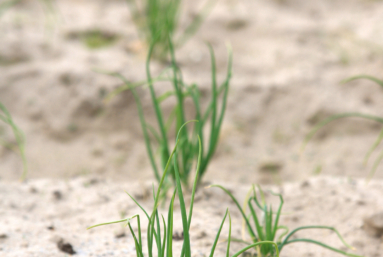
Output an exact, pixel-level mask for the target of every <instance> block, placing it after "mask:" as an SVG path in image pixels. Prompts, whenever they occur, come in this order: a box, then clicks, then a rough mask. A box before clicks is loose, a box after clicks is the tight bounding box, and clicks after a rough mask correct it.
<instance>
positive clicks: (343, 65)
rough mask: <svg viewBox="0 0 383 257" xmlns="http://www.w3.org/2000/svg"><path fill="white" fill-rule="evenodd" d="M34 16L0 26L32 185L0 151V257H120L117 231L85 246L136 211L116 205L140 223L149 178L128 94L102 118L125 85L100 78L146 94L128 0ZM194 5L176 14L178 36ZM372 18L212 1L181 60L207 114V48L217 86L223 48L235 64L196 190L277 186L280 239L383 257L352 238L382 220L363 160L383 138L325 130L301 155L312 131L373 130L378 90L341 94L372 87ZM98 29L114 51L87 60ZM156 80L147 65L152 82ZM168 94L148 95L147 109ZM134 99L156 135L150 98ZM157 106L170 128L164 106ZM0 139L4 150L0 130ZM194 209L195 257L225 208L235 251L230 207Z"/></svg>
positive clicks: (281, 1) (4, 80) (358, 7)
mask: <svg viewBox="0 0 383 257" xmlns="http://www.w3.org/2000/svg"><path fill="white" fill-rule="evenodd" d="M41 2H43V1H31V0H30V1H26V0H25V1H21V3H19V4H18V5H16V6H14V7H12V8H11V9H10V10H7V11H6V12H5V13H4V14H3V15H2V16H1V18H0V40H1V43H0V101H1V102H2V103H4V104H5V106H7V108H8V109H9V111H10V112H11V113H12V115H13V117H14V120H15V122H16V123H17V124H18V125H19V127H20V128H21V129H22V130H23V131H24V133H25V136H26V139H27V142H26V155H27V159H28V170H29V175H28V177H29V179H28V181H27V182H25V183H20V182H18V181H17V180H18V179H19V177H20V174H21V169H22V164H21V161H20V158H19V156H18V155H16V154H15V153H14V152H13V151H11V150H9V148H0V177H1V179H0V183H1V187H0V192H1V195H0V199H1V200H0V201H1V207H0V208H1V215H0V217H1V220H2V224H4V225H2V228H1V231H0V232H1V238H0V249H1V251H0V256H1V255H4V256H60V254H61V255H63V253H60V252H59V251H58V250H57V246H56V241H57V240H58V239H57V238H58V237H62V238H64V239H65V240H67V241H68V242H70V243H71V244H72V245H73V247H74V250H75V251H76V252H77V254H78V255H83V256H91V255H94V256H112V255H116V256H119V255H124V253H127V254H126V255H127V256H130V255H131V254H133V244H132V238H131V236H130V235H129V233H127V235H126V236H125V237H121V238H116V237H115V235H114V233H115V232H120V229H121V228H120V227H118V225H115V226H110V227H105V228H97V229H94V230H91V231H85V228H86V227H87V226H88V225H92V224H94V223H97V222H102V221H109V220H113V219H118V218H120V215H121V213H126V215H128V216H129V215H131V214H133V213H136V212H137V211H138V209H137V208H136V207H135V206H134V204H133V203H132V202H130V201H129V199H128V197H127V196H126V195H125V194H124V193H123V190H127V191H129V192H133V193H136V194H137V195H138V196H141V197H142V200H143V201H144V202H145V204H147V206H148V208H150V207H151V206H150V201H149V200H148V196H147V193H143V192H146V191H148V190H149V188H150V183H149V182H148V181H152V179H153V174H152V171H151V168H150V164H149V162H148V158H147V156H146V152H145V146H144V143H143V136H142V132H141V129H140V124H139V119H138V116H137V110H136V106H135V103H134V99H133V97H132V95H131V94H130V93H129V92H128V91H126V92H124V93H123V94H121V95H118V96H116V97H114V98H113V99H112V100H111V101H110V102H108V103H105V102H104V101H103V100H104V97H105V95H106V94H108V93H109V92H111V91H112V90H113V89H116V88H117V87H119V86H121V85H122V83H121V81H119V80H118V79H116V78H112V77H110V76H107V75H104V74H100V73H97V72H95V70H106V71H119V72H121V73H122V74H123V75H124V76H126V78H127V79H128V80H130V81H134V82H136V81H142V80H145V55H146V46H145V44H144V43H143V42H142V41H141V40H140V38H139V36H138V33H137V30H136V28H135V26H134V24H133V23H132V21H131V17H130V12H129V9H128V8H127V6H126V1H122V0H113V1H106V0H82V1H77V0H76V1H75V0H65V1H63V0H57V1H54V5H53V11H50V10H47V9H46V8H45V7H44V5H42V4H41ZM196 3H197V4H196ZM201 4H202V2H201V1H189V2H188V3H187V4H186V5H185V6H184V8H183V14H182V17H181V25H180V30H182V28H183V27H185V26H186V25H187V24H188V22H189V21H190V20H191V19H192V17H194V16H195V14H196V12H198V10H199V9H200V6H201ZM382 12H383V2H382V1H372V0H371V1H368V0H347V1H346V0H322V1H304V0H274V1H271V0H269V1H266V0H241V1H234V0H220V1H218V2H217V4H216V6H215V7H214V9H213V10H212V12H211V13H210V15H209V16H208V17H207V19H206V21H205V23H204V24H203V25H202V27H201V29H200V30H199V31H198V32H197V34H196V35H195V36H194V37H192V38H191V39H190V40H189V41H188V42H187V43H186V44H185V45H184V46H183V47H181V48H180V49H178V50H177V53H176V54H177V60H178V64H179V66H180V68H181V69H182V71H183V76H184V79H185V81H186V82H187V83H197V84H198V85H199V86H200V88H201V90H202V92H203V95H204V98H203V102H202V105H203V106H204V104H205V105H206V101H207V100H208V97H209V96H210V92H211V91H210V88H211V75H210V59H209V52H208V47H207V46H206V42H209V43H210V44H211V45H212V46H213V48H214V50H215V52H216V58H217V70H218V79H219V81H222V79H223V78H224V76H225V72H226V65H227V49H226V43H229V44H230V45H231V47H232V49H233V54H234V64H233V78H232V80H231V85H230V94H229V98H228V106H227V112H226V117H225V120H224V123H223V128H222V134H221V137H220V141H219V145H218V148H217V152H216V154H215V156H214V159H213V160H212V162H211V164H210V166H209V169H208V172H207V175H206V176H205V178H204V179H205V181H208V182H211V183H216V182H222V183H223V184H225V185H228V186H229V187H231V188H233V191H234V192H235V193H236V194H237V195H238V196H239V197H244V195H245V194H246V191H247V188H249V186H250V184H251V183H261V184H273V185H278V187H273V189H274V190H275V191H277V192H278V191H279V192H283V195H284V197H285V201H286V204H285V205H286V208H285V212H286V215H284V217H283V220H282V223H283V224H287V225H289V226H291V228H293V227H296V226H301V225H307V224H322V225H323V224H326V225H330V226H336V227H337V228H339V230H340V232H341V233H342V234H343V235H345V239H346V240H347V241H348V242H350V243H351V244H352V245H353V246H355V247H356V248H357V251H356V252H357V253H360V254H365V255H366V256H371V257H375V256H383V254H382V253H383V249H382V240H381V239H379V238H378V237H372V236H370V235H369V234H368V233H367V232H366V231H365V230H364V229H362V224H363V219H364V218H365V217H369V216H371V215H373V214H378V213H381V212H382V211H383V204H382V200H381V195H382V193H383V192H382V190H383V189H382V188H383V183H382V181H381V179H382V178H383V171H382V169H383V165H382V166H380V167H379V168H378V170H377V172H376V174H375V176H374V179H373V181H372V182H371V183H370V184H368V185H365V184H364V178H366V176H367V174H368V173H369V172H370V171H371V168H372V166H373V163H374V161H375V160H376V159H378V158H379V154H380V151H382V148H381V147H380V148H378V149H377V150H376V151H375V152H374V153H373V154H372V155H371V158H370V161H369V162H368V163H367V165H364V164H363V161H364V156H365V155H366V153H367V152H368V150H369V148H370V147H371V145H372V144H373V143H374V141H375V140H376V138H377V136H378V134H379V131H380V129H381V126H380V124H378V123H374V122H370V121H366V120H363V119H352V118H350V119H344V120H342V121H338V122H334V123H333V124H331V125H329V126H327V127H326V128H324V129H322V130H321V131H320V132H319V133H318V135H317V136H316V137H315V138H314V139H313V140H312V141H311V142H310V143H309V144H308V146H307V147H306V149H305V151H304V152H301V151H300V148H301V145H302V143H303V141H304V136H305V135H306V134H307V133H308V132H309V131H310V129H312V128H313V126H314V125H315V124H316V123H317V122H319V121H320V120H322V119H323V118H326V117H328V116H329V115H332V114H338V113H342V112H354V111H358V112H362V113H366V114H370V115H377V116H382V112H381V111H379V110H383V101H381V99H382V96H383V92H382V89H381V88H380V87H379V86H377V85H376V84H374V83H372V82H369V81H364V80H359V81H355V82H351V83H347V84H341V83H340V81H341V80H343V79H345V78H348V77H350V76H353V75H357V74H370V75H374V76H377V77H380V76H381V74H382V67H383V58H382V57H383V47H382V46H383V27H382V26H381V24H382V23H383V16H382V15H381V14H382ZM94 30H96V31H98V32H101V34H102V35H104V36H106V37H107V38H113V37H116V41H115V42H114V43H113V44H111V45H109V46H107V47H103V48H99V49H90V48H89V47H87V46H86V44H84V39H83V38H84V35H85V34H87V32H89V31H94ZM165 67H166V65H164V64H163V63H160V62H156V61H154V62H153V63H152V65H151V69H152V72H153V74H158V73H159V72H160V71H161V70H162V69H164V68H165ZM169 88H170V85H166V84H159V85H158V86H156V90H157V93H158V94H159V93H161V92H164V91H166V90H168V89H169ZM139 93H140V96H141V97H142V101H143V104H144V110H145V113H146V115H147V116H146V117H147V119H148V121H149V122H151V123H153V124H155V119H154V117H155V116H154V114H153V110H152V108H151V105H150V95H149V92H148V91H147V90H146V89H145V88H143V89H141V90H139ZM189 104H190V103H187V110H188V111H189V110H190V106H189ZM163 107H164V109H165V112H166V113H167V114H169V113H170V112H171V109H172V101H166V102H164V104H163ZM190 113H192V111H190ZM0 136H1V140H2V141H4V142H13V141H14V138H13V134H12V132H11V131H10V130H9V129H8V128H7V127H5V126H3V125H2V124H1V125H0ZM318 174H319V175H318ZM313 176H316V177H314V178H312V177H313ZM322 176H324V177H322ZM330 176H331V177H330ZM332 176H336V177H332ZM93 177H94V178H96V179H93ZM63 178H65V180H63ZM144 181H146V182H144ZM303 181H308V183H303ZM140 185H143V187H142V186H140ZM143 188H144V189H143ZM55 192H56V193H55ZM57 192H59V193H57ZM199 197H200V198H199V201H198V202H197V203H196V207H195V208H196V209H195V220H194V222H195V223H194V225H193V227H192V239H193V244H195V246H196V249H197V250H196V251H195V254H196V255H198V254H199V252H202V253H207V251H208V250H207V249H208V248H209V246H210V244H211V242H212V240H213V235H214V233H215V231H216V228H217V226H218V224H219V222H220V219H221V217H222V216H223V214H224V212H225V209H226V207H229V208H230V210H231V211H232V213H233V229H234V233H235V235H237V236H240V217H239V215H238V213H236V211H235V206H233V205H232V204H231V202H230V201H229V200H228V199H227V197H226V196H224V195H223V194H220V193H219V192H217V190H215V189H209V190H207V191H206V189H201V190H200V192H199ZM223 203H224V204H223ZM226 232H227V231H224V235H223V237H225V234H226ZM302 233H303V232H302ZM307 233H308V234H305V233H303V234H302V235H303V236H306V235H307V236H310V237H311V236H313V237H316V238H320V239H321V240H324V241H326V240H327V242H329V243H331V244H332V245H334V246H339V247H340V243H339V241H338V240H336V239H335V237H333V235H332V234H331V233H327V232H323V231H320V232H318V233H313V234H309V232H307ZM330 234H331V236H330ZM233 247H234V248H235V247H238V246H235V245H233ZM220 251H222V249H220ZM284 256H333V255H331V253H329V252H328V251H326V250H322V249H321V248H318V247H316V246H311V245H305V244H297V245H295V246H294V245H292V246H288V247H286V249H284ZM334 256H335V254H334Z"/></svg>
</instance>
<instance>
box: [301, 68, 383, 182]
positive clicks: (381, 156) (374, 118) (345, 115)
mask: <svg viewBox="0 0 383 257" xmlns="http://www.w3.org/2000/svg"><path fill="white" fill-rule="evenodd" d="M357 79H367V80H370V81H373V82H375V83H376V84H378V85H379V86H380V87H382V89H383V80H380V79H377V78H375V77H373V76H369V75H358V76H354V77H350V78H348V79H345V80H344V81H342V82H343V83H347V82H350V81H353V80H357ZM349 117H357V118H363V119H367V120H371V121H376V122H378V123H381V124H383V117H379V116H374V115H369V114H363V113H359V112H349V113H341V114H336V115H332V116H330V117H328V118H327V119H325V120H323V121H321V122H319V123H318V124H317V125H315V126H314V128H313V129H312V130H311V131H310V132H309V133H308V134H307V135H306V137H305V140H304V143H303V145H302V150H304V148H305V147H306V145H307V143H308V142H309V141H310V140H311V139H312V138H313V136H314V135H315V134H316V133H317V132H318V130H319V129H321V128H322V127H324V126H325V125H327V124H328V123H330V122H332V121H335V120H339V119H343V118H349ZM382 140H383V128H382V130H381V131H380V133H379V135H378V138H377V139H376V140H375V142H374V143H373V145H372V146H371V148H370V149H369V151H368V152H367V153H366V155H365V158H364V164H365V165H366V164H367V162H368V160H369V158H370V156H371V154H372V153H373V152H374V151H375V150H376V148H377V147H378V146H379V145H380V143H381V142H382ZM382 159H383V151H382V152H381V153H380V154H379V156H378V157H377V158H376V159H375V162H374V164H373V166H372V169H371V171H370V173H369V174H368V177H367V180H370V179H371V178H372V177H373V176H374V174H375V172H376V169H377V168H378V166H379V164H380V163H381V161H382Z"/></svg>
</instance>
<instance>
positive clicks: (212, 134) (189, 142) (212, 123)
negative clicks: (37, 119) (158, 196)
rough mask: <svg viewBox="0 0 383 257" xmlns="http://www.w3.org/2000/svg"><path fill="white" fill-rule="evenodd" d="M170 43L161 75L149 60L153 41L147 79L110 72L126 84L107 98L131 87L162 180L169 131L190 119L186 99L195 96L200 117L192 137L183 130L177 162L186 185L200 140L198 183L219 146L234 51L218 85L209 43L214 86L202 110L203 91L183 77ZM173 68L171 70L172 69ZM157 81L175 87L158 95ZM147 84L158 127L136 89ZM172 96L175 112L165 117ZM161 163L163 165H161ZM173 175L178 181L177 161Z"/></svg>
mask: <svg viewBox="0 0 383 257" xmlns="http://www.w3.org/2000/svg"><path fill="white" fill-rule="evenodd" d="M168 43H169V47H170V53H171V60H172V62H171V66H170V68H168V69H166V70H165V71H164V72H163V73H161V74H160V75H159V76H158V77H156V78H153V77H152V75H151V72H150V68H149V64H150V60H151V56H152V52H153V48H154V45H155V44H152V46H151V48H150V50H149V54H148V58H147V62H146V72H147V80H146V81H145V82H138V83H132V82H130V81H128V79H126V78H125V77H124V76H122V75H121V74H120V73H109V74H110V75H113V76H115V77H118V78H120V79H121V80H122V81H123V82H124V84H125V85H124V86H122V87H120V88H118V89H116V90H115V91H113V92H111V93H110V94H109V95H108V96H107V98H106V99H109V98H111V97H113V96H115V95H117V94H119V93H120V92H122V91H124V90H130V91H131V92H132V94H133V96H134V99H135V102H136V105H137V109H138V115H139V119H140V123H141V128H142V131H143V134H144V138H145V145H146V150H147V154H148V157H149V160H150V163H151V166H152V169H153V171H154V175H155V177H156V179H157V181H158V182H160V179H161V176H162V175H161V174H160V170H165V167H166V165H167V160H168V159H169V157H170V154H171V152H170V150H169V149H170V143H171V138H175V135H174V136H173V137H170V138H169V131H171V129H174V130H175V131H179V130H180V127H181V126H182V124H184V123H185V122H186V119H187V118H186V111H185V100H186V99H187V98H191V99H192V101H193V104H194V106H193V107H194V112H195V117H194V119H195V120H196V121H198V122H197V123H196V124H195V126H194V128H193V129H192V130H191V137H190V138H189V136H188V134H189V132H188V129H189V128H187V127H185V128H184V129H183V130H181V131H180V134H179V140H180V149H179V154H178V158H177V161H176V162H177V165H178V167H179V168H178V169H179V174H180V179H181V181H182V183H183V184H184V185H188V180H189V177H190V173H191V171H192V166H193V164H194V160H195V158H196V157H197V156H198V140H197V138H198V137H199V138H201V141H202V148H201V156H202V157H201V167H200V176H199V177H198V178H197V184H198V183H199V182H200V180H201V178H202V177H203V175H204V174H205V172H206V169H207V167H208V164H209V162H210V160H211V158H212V157H213V154H214V152H215V150H216V147H217V143H218V138H219V134H220V130H221V126H222V122H223V118H224V115H225V110H226V102H227V96H228V91H229V81H230V78H231V68H232V55H231V51H229V61H228V68H227V75H226V79H225V80H224V82H223V83H222V84H221V85H218V83H217V78H216V64H215V57H214V51H213V49H212V47H211V46H209V50H210V55H211V71H212V72H211V73H212V86H211V97H210V102H209V103H208V105H207V108H206V109H205V110H202V107H201V93H200V90H199V88H198V86H197V85H196V84H192V85H188V84H186V83H185V82H184V81H183V78H182V73H181V70H180V69H179V67H178V66H177V63H176V59H175V54H174V48H173V44H172V43H171V40H170V39H169V42H168ZM169 72H170V73H169ZM156 81H169V82H170V83H171V84H172V88H173V89H172V90H170V91H168V92H166V93H164V94H162V95H159V96H158V95H156V92H155V89H154V82H156ZM143 85H147V87H148V88H149V91H150V96H151V101H152V106H153V109H154V111H155V115H156V122H157V128H155V127H154V126H151V125H150V124H149V123H148V122H147V121H146V119H145V116H144V112H143V107H142V104H141V100H140V97H139V96H138V94H137V92H136V87H138V86H143ZM170 97H175V98H176V103H175V105H174V107H173V110H172V112H171V114H170V115H169V116H168V117H165V113H164V111H163V109H162V108H161V104H162V103H163V102H164V101H166V100H167V99H169V98H170ZM206 127H208V128H209V129H208V130H209V135H204V133H203V132H204V131H205V128H206ZM155 145H157V146H158V148H157V151H155V150H154V146H155ZM155 152H156V153H158V155H159V159H160V164H158V163H157V160H156V158H155ZM159 165H160V167H161V168H159V167H158V166H159ZM169 169H170V172H169V174H170V176H171V177H172V180H173V182H174V184H175V182H176V180H175V173H174V168H173V164H170V167H169Z"/></svg>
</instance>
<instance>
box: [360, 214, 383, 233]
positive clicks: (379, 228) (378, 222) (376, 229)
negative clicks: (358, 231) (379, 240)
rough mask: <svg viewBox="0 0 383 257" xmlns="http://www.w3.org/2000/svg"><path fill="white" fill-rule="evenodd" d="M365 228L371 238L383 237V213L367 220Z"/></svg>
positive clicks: (364, 224) (365, 220)
mask: <svg viewBox="0 0 383 257" xmlns="http://www.w3.org/2000/svg"><path fill="white" fill-rule="evenodd" d="M363 228H364V230H365V231H366V232H367V233H368V234H369V235H371V236H374V237H381V236H383V212H380V213H377V214H374V215H372V216H371V217H368V218H365V219H364V223H363Z"/></svg>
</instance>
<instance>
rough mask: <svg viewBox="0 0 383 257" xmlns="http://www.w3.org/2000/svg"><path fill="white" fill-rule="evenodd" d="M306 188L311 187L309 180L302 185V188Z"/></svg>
mask: <svg viewBox="0 0 383 257" xmlns="http://www.w3.org/2000/svg"><path fill="white" fill-rule="evenodd" d="M306 187H310V182H308V181H307V180H305V181H303V182H302V184H301V188H306Z"/></svg>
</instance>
